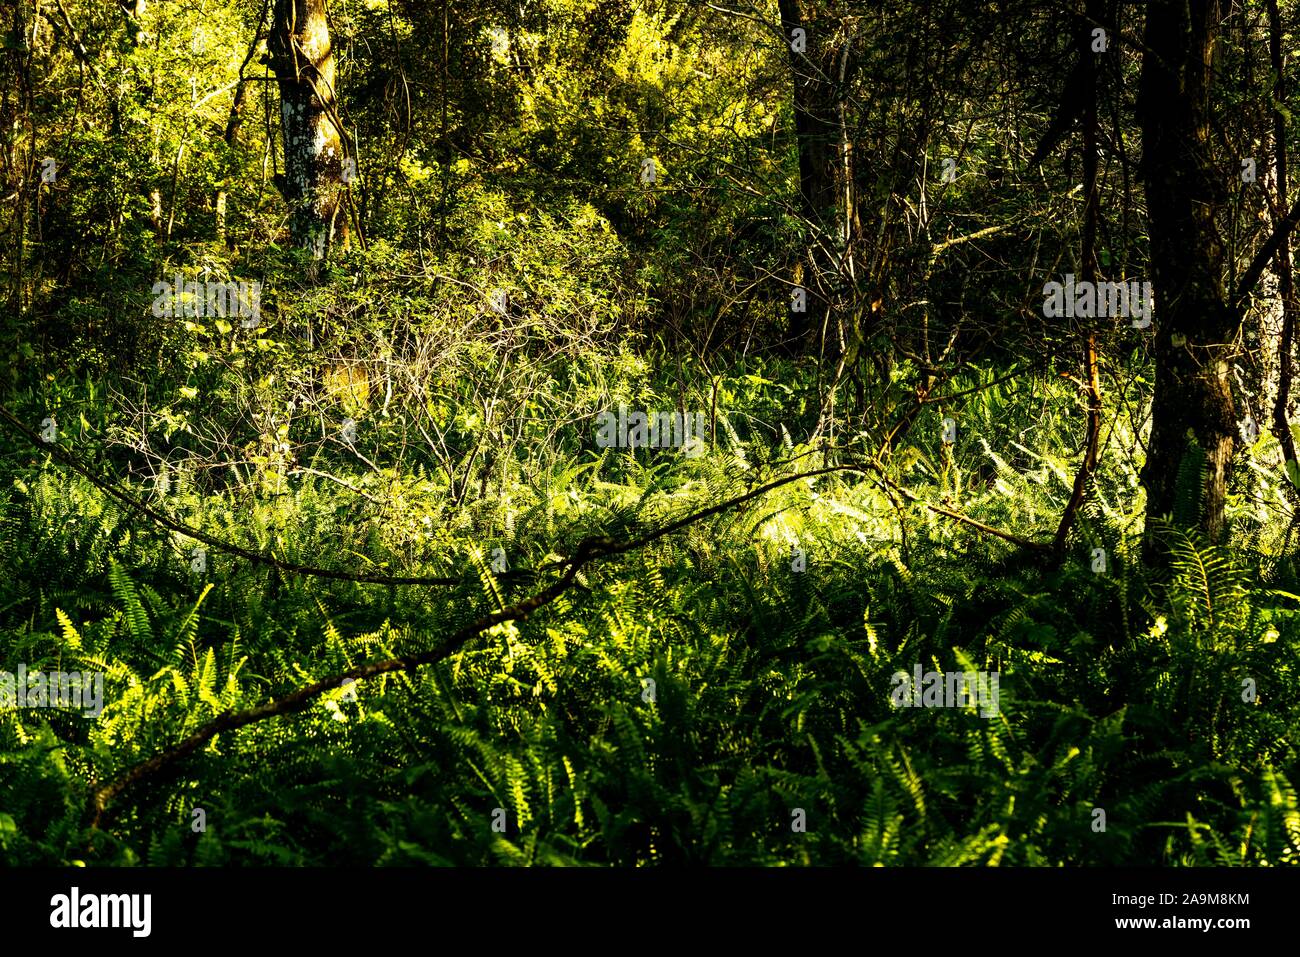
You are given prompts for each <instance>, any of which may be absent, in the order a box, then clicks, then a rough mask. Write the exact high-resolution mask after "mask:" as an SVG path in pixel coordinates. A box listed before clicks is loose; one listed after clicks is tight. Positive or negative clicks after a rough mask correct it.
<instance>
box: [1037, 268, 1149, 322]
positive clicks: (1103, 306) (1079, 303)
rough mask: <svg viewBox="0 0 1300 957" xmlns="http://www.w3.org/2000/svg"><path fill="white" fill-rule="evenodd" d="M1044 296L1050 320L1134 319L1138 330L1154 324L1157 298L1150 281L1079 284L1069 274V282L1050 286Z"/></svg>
mask: <svg viewBox="0 0 1300 957" xmlns="http://www.w3.org/2000/svg"><path fill="white" fill-rule="evenodd" d="M1043 296H1044V297H1045V298H1044V299H1043V315H1044V316H1046V317H1047V318H1048V319H1060V318H1062V317H1065V318H1068V319H1073V318H1075V317H1076V316H1077V317H1079V318H1081V319H1092V318H1098V319H1103V318H1106V317H1118V318H1121V319H1129V318H1131V319H1133V328H1134V329H1145V328H1146V327H1147V326H1149V325H1151V312H1152V308H1153V297H1152V289H1151V283H1150V282H1149V281H1148V282H1138V281H1137V280H1133V281H1132V282H1092V281H1091V280H1087V279H1084V280H1080V281H1079V282H1075V280H1074V273H1066V274H1065V282H1063V283H1060V282H1054V281H1053V282H1048V283H1046V284H1045V285H1044V286H1043Z"/></svg>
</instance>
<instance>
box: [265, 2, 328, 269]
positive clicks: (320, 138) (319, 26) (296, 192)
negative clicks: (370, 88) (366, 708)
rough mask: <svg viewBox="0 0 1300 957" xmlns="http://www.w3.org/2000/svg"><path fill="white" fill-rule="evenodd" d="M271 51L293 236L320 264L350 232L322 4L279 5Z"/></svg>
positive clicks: (276, 10)
mask: <svg viewBox="0 0 1300 957" xmlns="http://www.w3.org/2000/svg"><path fill="white" fill-rule="evenodd" d="M267 46H268V50H269V52H270V56H271V68H272V69H273V70H274V71H275V78H276V81H277V82H278V84H279V87H280V117H281V126H282V128H283V131H284V185H283V191H284V195H285V198H286V199H287V200H288V201H289V204H290V206H291V215H290V221H289V231H290V235H291V236H292V239H293V242H294V244H295V245H297V246H299V247H301V248H303V249H308V250H310V251H311V253H312V255H313V256H315V257H316V258H318V259H320V258H323V257H324V256H325V255H326V254H327V252H328V251H329V249H330V247H331V246H332V245H333V244H334V243H335V242H337V241H339V240H341V239H343V238H345V236H346V232H347V216H346V215H345V213H344V211H343V161H344V159H345V156H346V153H345V150H344V146H343V140H342V130H341V128H340V124H339V121H338V109H337V102H338V101H337V88H336V86H335V64H334V52H333V49H332V48H331V46H330V34H329V25H328V23H327V21H326V17H325V2H324V0H275V12H274V16H273V21H272V25H271V33H270V38H269V41H268V44H267Z"/></svg>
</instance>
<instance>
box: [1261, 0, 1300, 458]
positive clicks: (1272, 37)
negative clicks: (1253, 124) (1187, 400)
mask: <svg viewBox="0 0 1300 957" xmlns="http://www.w3.org/2000/svg"><path fill="white" fill-rule="evenodd" d="M1268 50H1269V62H1270V63H1271V64H1272V66H1273V83H1274V87H1273V154H1274V156H1275V157H1276V158H1277V159H1276V165H1275V173H1274V180H1275V185H1276V189H1277V210H1278V212H1277V216H1276V217H1275V218H1274V220H1275V221H1274V224H1273V225H1274V228H1276V227H1277V225H1278V222H1277V221H1278V220H1280V219H1281V217H1282V215H1283V211H1284V210H1286V208H1287V205H1288V204H1289V202H1290V200H1289V199H1288V197H1287V172H1288V171H1287V148H1286V117H1285V116H1284V115H1283V114H1282V104H1283V103H1285V102H1286V71H1285V69H1284V62H1283V56H1282V14H1281V11H1280V10H1279V9H1278V2H1277V0H1268ZM1273 268H1274V269H1275V270H1276V272H1277V279H1278V292H1279V294H1280V295H1281V297H1282V329H1281V335H1280V336H1279V341H1278V346H1277V364H1278V370H1277V396H1276V398H1275V399H1274V400H1273V434H1274V436H1275V437H1276V438H1277V441H1278V444H1280V445H1281V446H1282V462H1283V466H1284V468H1285V469H1286V471H1287V474H1288V476H1290V477H1291V480H1292V482H1295V481H1296V480H1297V479H1300V463H1297V462H1296V449H1295V439H1293V438H1292V437H1291V416H1290V405H1291V382H1292V370H1291V346H1292V343H1293V342H1294V340H1295V310H1296V301H1295V280H1294V277H1293V276H1292V273H1291V240H1290V239H1289V238H1288V239H1287V240H1286V241H1284V242H1283V243H1282V245H1281V246H1279V247H1278V250H1277V258H1276V259H1274V260H1273ZM1265 345H1267V341H1266V342H1265ZM1265 394H1267V390H1265Z"/></svg>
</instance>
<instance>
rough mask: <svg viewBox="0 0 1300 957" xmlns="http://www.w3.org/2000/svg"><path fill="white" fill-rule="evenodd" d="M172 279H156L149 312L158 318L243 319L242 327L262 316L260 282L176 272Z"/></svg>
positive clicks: (250, 326) (248, 326)
mask: <svg viewBox="0 0 1300 957" xmlns="http://www.w3.org/2000/svg"><path fill="white" fill-rule="evenodd" d="M174 278H175V280H176V281H175V282H174V283H171V282H156V283H154V284H153V288H152V289H151V290H150V291H151V292H152V293H153V296H154V300H153V307H152V312H153V314H154V317H155V318H157V319H164V318H165V319H204V318H208V319H215V318H220V319H242V320H243V322H242V323H241V325H242V326H243V327H244V328H245V329H252V328H253V327H254V326H256V325H257V322H258V319H259V318H260V317H261V315H262V284H261V283H260V282H243V281H240V282H199V281H198V280H187V279H185V278H184V277H183V276H181V275H179V274H177V275H176V276H175V277H174Z"/></svg>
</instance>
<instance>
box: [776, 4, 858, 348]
mask: <svg viewBox="0 0 1300 957" xmlns="http://www.w3.org/2000/svg"><path fill="white" fill-rule="evenodd" d="M777 6H778V9H779V11H780V14H781V29H782V31H783V32H784V34H785V40H786V44H787V46H788V48H789V51H790V66H791V71H792V73H793V76H794V93H793V101H792V103H793V112H794V129H795V140H796V147H797V149H798V152H799V200H800V209H801V212H802V214H803V216H804V218H805V219H806V220H807V221H808V223H809V226H810V234H811V235H810V236H809V250H808V252H807V253H806V255H805V259H804V262H803V263H802V264H801V265H802V268H801V273H802V276H801V284H802V285H803V286H804V287H805V288H806V289H807V290H808V296H807V309H806V311H805V312H803V313H795V314H794V317H793V318H794V321H793V323H792V324H791V336H792V338H793V339H795V340H796V343H795V344H796V346H797V345H800V344H802V342H803V341H804V340H805V339H806V338H807V337H808V336H809V335H810V334H812V333H814V332H815V331H816V330H818V329H820V327H821V326H822V324H823V321H824V319H825V316H826V311H827V306H828V299H829V298H830V294H831V290H832V289H833V288H834V285H835V275H836V273H838V272H839V269H840V266H839V264H838V263H836V262H834V261H833V260H832V258H831V256H830V255H828V253H830V252H831V251H832V250H835V249H836V248H837V247H838V246H839V244H841V243H842V242H844V239H845V235H846V229H847V228H848V223H849V217H851V216H852V197H851V193H849V194H848V195H846V190H850V189H851V184H852V176H851V171H850V173H849V174H848V175H846V172H845V171H846V169H847V168H849V167H850V166H851V155H850V153H849V152H848V144H847V142H846V140H845V136H844V130H843V129H842V125H843V122H842V121H843V106H844V105H843V103H842V102H840V98H841V97H842V96H843V86H844V82H845V79H846V76H845V74H846V72H847V65H848V64H847V59H846V58H847V56H848V50H847V49H841V47H840V45H838V44H837V39H838V34H839V32H840V30H839V25H838V24H837V23H836V21H835V20H834V19H833V18H831V17H829V16H818V15H817V11H816V9H815V5H814V4H813V3H809V2H806V0H778V2H777ZM846 42H847V41H846ZM846 213H847V216H846ZM818 246H821V247H822V249H821V250H820V251H819V250H818V248H817V247H818Z"/></svg>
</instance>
